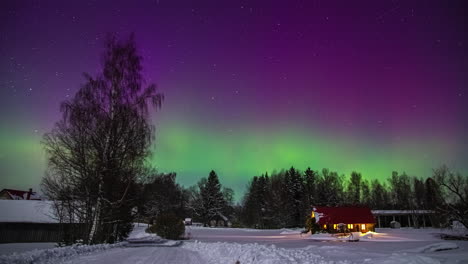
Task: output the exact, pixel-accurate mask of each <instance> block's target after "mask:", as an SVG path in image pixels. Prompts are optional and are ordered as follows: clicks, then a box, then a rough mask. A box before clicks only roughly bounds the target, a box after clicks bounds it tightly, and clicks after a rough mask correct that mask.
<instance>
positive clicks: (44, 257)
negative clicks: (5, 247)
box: [0, 243, 121, 264]
mask: <svg viewBox="0 0 468 264" xmlns="http://www.w3.org/2000/svg"><path fill="white" fill-rule="evenodd" d="M120 246H121V244H120V243H117V244H112V245H110V244H98V245H92V246H88V245H73V246H68V247H57V248H51V249H43V250H37V249H36V250H32V251H28V252H24V253H19V254H17V253H14V254H11V255H3V256H0V264H32V263H34V264H49V263H50V264H52V263H57V262H58V260H59V259H64V258H72V257H78V256H80V255H83V254H87V253H94V252H99V251H103V250H107V249H110V248H116V247H120Z"/></svg>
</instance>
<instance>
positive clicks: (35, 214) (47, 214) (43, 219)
mask: <svg viewBox="0 0 468 264" xmlns="http://www.w3.org/2000/svg"><path fill="white" fill-rule="evenodd" d="M0 212H1V213H0V223H58V220H57V219H55V217H54V207H53V202H52V201H35V200H0Z"/></svg>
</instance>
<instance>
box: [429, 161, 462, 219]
mask: <svg viewBox="0 0 468 264" xmlns="http://www.w3.org/2000/svg"><path fill="white" fill-rule="evenodd" d="M433 178H434V179H435V182H436V183H437V184H438V188H439V190H440V191H441V192H442V196H441V197H443V202H442V206H439V207H437V211H438V212H439V213H441V214H443V215H445V216H446V217H447V218H448V219H451V220H456V221H458V222H460V223H461V224H462V225H464V226H465V227H466V228H468V177H467V176H463V175H461V174H460V173H453V172H452V171H450V169H449V168H448V167H447V166H442V167H440V168H438V169H435V170H434V176H433ZM435 199H436V198H435Z"/></svg>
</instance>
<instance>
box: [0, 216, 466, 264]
mask: <svg viewBox="0 0 468 264" xmlns="http://www.w3.org/2000/svg"><path fill="white" fill-rule="evenodd" d="M145 228H146V225H140V226H136V227H135V230H134V231H133V232H132V235H131V239H139V240H141V239H143V240H158V239H159V237H157V236H155V235H149V234H146V233H145V232H144V229H145ZM441 232H445V231H444V230H439V229H419V230H415V229H378V230H377V233H372V234H367V235H365V236H361V241H359V242H340V241H336V240H330V239H328V238H329V236H328V235H323V234H321V235H312V236H310V235H303V236H301V235H300V233H299V230H290V229H277V230H256V229H234V228H231V229H228V228H203V227H188V228H187V234H188V233H190V236H191V237H192V239H191V240H186V241H184V243H183V245H182V246H180V247H155V246H144V247H124V246H121V245H119V246H117V247H115V248H109V247H102V248H98V249H90V250H83V249H80V250H81V251H77V250H76V248H75V252H73V254H64V253H63V252H62V253H60V254H59V253H57V252H58V251H57V252H55V251H53V250H50V249H49V253H48V254H44V253H43V252H47V250H42V251H39V250H36V251H34V252H35V253H34V254H36V255H37V254H42V256H48V255H49V258H48V259H47V261H46V260H44V259H40V261H38V262H34V263H68V264H77V263H111V264H118V263H131V264H137V263H138V264H140V263H141V264H144V263H195V264H198V263H213V264H214V263H232V264H234V263H236V261H239V263H241V264H246V263H247V264H250V263H252V264H253V263H262V264H280V263H281V264H283V263H301V264H305V263H308V264H311V263H468V241H444V240H441V239H440V238H439V234H440V233H441ZM314 236H315V237H314ZM2 246H3V245H2ZM0 248H1V247H0ZM60 250H65V251H69V250H72V249H67V248H65V249H60ZM440 250H441V251H440ZM41 252H42V253H41ZM54 252H55V253H54ZM34 254H32V253H31V252H28V253H23V254H21V255H16V257H17V259H21V257H24V258H27V257H28V256H29V257H30V256H31V255H34ZM54 254H55V255H54ZM56 255H57V256H56ZM12 259H13V258H11V255H10V256H0V263H28V262H18V261H16V262H11V261H10V260H12ZM2 261H3V262H2ZM8 261H10V262H8Z"/></svg>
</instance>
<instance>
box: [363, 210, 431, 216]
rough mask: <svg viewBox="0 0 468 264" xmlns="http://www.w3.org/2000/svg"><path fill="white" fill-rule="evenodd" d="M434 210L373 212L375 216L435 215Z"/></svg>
mask: <svg viewBox="0 0 468 264" xmlns="http://www.w3.org/2000/svg"><path fill="white" fill-rule="evenodd" d="M433 213H434V211H432V210H372V214H373V215H407V214H433Z"/></svg>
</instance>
